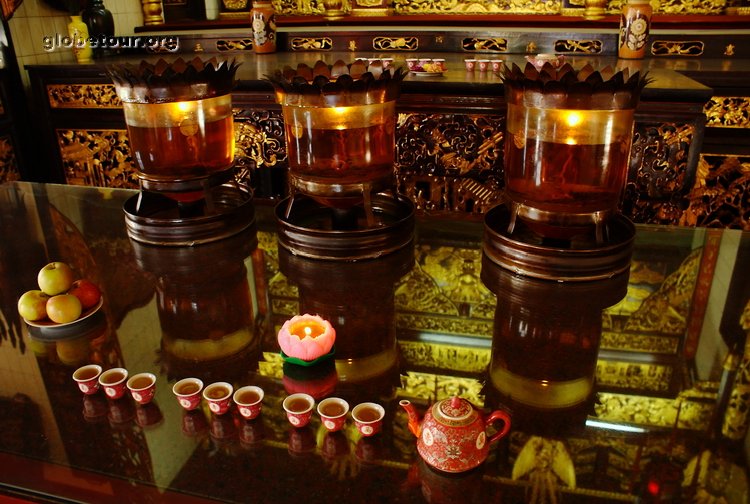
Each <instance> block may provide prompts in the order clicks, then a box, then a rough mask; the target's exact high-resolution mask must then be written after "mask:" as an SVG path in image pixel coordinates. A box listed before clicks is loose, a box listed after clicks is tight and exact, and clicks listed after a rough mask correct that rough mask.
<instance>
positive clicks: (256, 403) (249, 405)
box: [232, 385, 264, 420]
mask: <svg viewBox="0 0 750 504" xmlns="http://www.w3.org/2000/svg"><path fill="white" fill-rule="evenodd" d="M263 395H264V394H263V389H262V388H260V387H256V386H255V385H247V386H245V387H240V388H238V389H237V390H236V391H235V393H234V395H233V396H232V399H234V403H235V404H236V405H237V409H238V410H239V412H240V415H242V416H243V417H244V418H246V419H248V420H249V419H252V418H255V417H257V416H258V415H259V414H260V410H261V408H262V407H263Z"/></svg>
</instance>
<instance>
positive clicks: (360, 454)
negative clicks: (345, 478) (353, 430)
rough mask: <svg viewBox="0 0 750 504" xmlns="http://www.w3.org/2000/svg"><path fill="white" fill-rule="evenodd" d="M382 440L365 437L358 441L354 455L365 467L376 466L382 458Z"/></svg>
mask: <svg viewBox="0 0 750 504" xmlns="http://www.w3.org/2000/svg"><path fill="white" fill-rule="evenodd" d="M380 452H381V447H380V438H379V437H374V438H371V437H363V438H360V439H359V441H357V446H356V448H355V449H354V455H355V456H356V457H357V460H359V461H360V462H361V463H362V464H364V465H372V464H375V463H376V462H377V461H378V459H379V458H380Z"/></svg>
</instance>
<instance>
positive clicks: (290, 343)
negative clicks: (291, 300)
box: [278, 314, 336, 361]
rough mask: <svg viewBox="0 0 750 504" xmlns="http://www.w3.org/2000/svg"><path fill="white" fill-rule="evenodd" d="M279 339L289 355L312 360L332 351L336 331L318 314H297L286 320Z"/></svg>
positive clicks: (283, 349)
mask: <svg viewBox="0 0 750 504" xmlns="http://www.w3.org/2000/svg"><path fill="white" fill-rule="evenodd" d="M278 340H279V346H280V347H281V350H282V351H283V352H284V353H285V354H286V355H288V356H289V357H295V358H297V359H302V360H304V361H311V360H315V359H317V358H318V357H322V356H323V355H325V354H327V353H328V352H330V351H331V348H333V343H334V341H335V340H336V331H335V330H334V329H333V326H331V323H330V322H328V321H327V320H324V319H323V318H322V317H320V316H318V315H308V314H305V315H296V316H294V317H292V318H291V319H289V320H287V321H286V322H284V325H283V326H282V327H281V330H280V331H279V335H278Z"/></svg>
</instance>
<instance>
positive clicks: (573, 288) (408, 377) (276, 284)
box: [0, 183, 750, 503]
mask: <svg viewBox="0 0 750 504" xmlns="http://www.w3.org/2000/svg"><path fill="white" fill-rule="evenodd" d="M134 194H135V193H134V192H133V191H128V190H118V189H103V188H90V187H89V188H85V187H75V186H62V185H38V184H30V183H12V184H6V185H2V186H0V282H1V285H2V288H1V289H0V402H2V406H0V467H2V470H1V471H0V493H6V494H10V495H16V496H22V497H24V498H27V499H38V500H45V501H49V500H52V501H54V500H62V501H66V500H67V501H84V502H118V503H119V502H188V503H189V502H201V501H212V500H215V501H225V502H331V501H333V502H336V501H338V502H414V503H420V502H453V503H455V502H503V503H504V502H512V503H515V502H539V503H542V502H687V501H691V500H693V499H695V500H696V501H697V502H728V503H735V502H737V503H739V502H746V499H747V465H746V458H747V454H746V452H747V449H746V444H747V442H746V432H747V428H748V423H750V418H748V411H749V408H750V399H749V396H750V394H749V393H748V391H749V390H750V348H746V336H747V333H748V331H749V330H750V314H749V313H748V312H749V311H750V307H749V306H750V305H749V304H748V300H749V299H750V282H748V278H749V276H748V275H749V274H750V233H747V232H742V231H739V230H722V229H693V228H677V227H658V226H640V225H639V226H636V235H635V247H634V250H633V256H632V261H631V265H630V268H629V271H627V272H625V273H624V274H620V275H615V276H613V277H611V278H607V279H604V280H600V281H590V282H554V281H545V280H539V279H534V278H531V277H526V276H523V275H517V274H514V273H512V272H510V271H509V270H506V269H503V268H501V267H499V266H498V265H497V264H496V263H495V262H493V261H491V260H488V258H487V257H486V256H485V255H484V254H483V236H484V224H483V223H482V222H481V221H480V222H476V221H466V220H452V219H450V218H434V217H433V218H426V217H420V216H418V217H417V218H416V222H415V230H414V239H413V241H412V242H410V243H409V244H408V245H407V246H404V247H403V248H401V249H399V250H396V251H393V252H391V253H388V254H384V255H383V256H381V257H376V258H371V259H366V260H359V261H351V260H343V261H342V260H322V259H310V258H306V257H304V256H301V255H296V254H293V253H290V252H289V251H288V250H286V249H285V248H284V247H279V242H278V237H277V222H276V218H275V216H274V208H273V206H272V205H271V203H269V202H261V201H258V202H255V217H256V222H255V226H253V227H251V228H250V229H248V230H246V231H244V232H241V233H239V234H236V235H234V236H232V237H229V238H225V239H223V240H220V241H216V242H213V243H207V244H202V245H197V246H193V247H175V246H166V247H165V246H162V247H159V246H153V245H145V244H142V243H139V242H136V241H133V240H131V239H130V238H129V237H128V234H127V233H126V229H125V221H124V217H123V210H122V207H123V204H124V202H125V201H126V200H127V199H128V198H131V197H132V196H133V195H134ZM50 261H63V262H66V263H68V264H69V265H71V267H72V268H73V270H74V271H75V272H76V275H77V276H78V277H85V278H88V279H90V280H91V281H93V282H94V283H96V284H97V285H98V286H100V287H101V290H102V293H103V303H102V306H101V308H99V309H98V310H97V311H96V312H95V313H93V314H91V316H89V317H87V318H86V319H85V320H81V321H79V322H77V323H74V324H70V325H69V326H52V327H37V326H36V325H29V324H27V323H25V322H24V320H23V319H21V317H20V316H19V314H18V311H17V301H18V298H19V296H20V295H21V294H22V293H23V292H25V291H27V290H30V289H35V288H37V273H38V271H39V269H40V268H41V267H42V266H44V265H45V264H47V263H48V262H50ZM300 314H317V315H320V316H321V317H323V318H324V319H326V320H327V321H329V322H330V323H331V325H332V326H333V328H335V330H336V342H335V346H334V347H333V350H332V355H324V356H323V358H322V359H321V360H319V361H318V362H315V363H314V364H312V365H303V364H307V363H306V362H303V363H300V362H294V361H293V359H289V357H290V356H288V355H286V354H282V353H281V352H280V347H279V339H278V334H279V331H280V329H281V327H282V326H283V324H284V323H285V322H286V321H287V320H289V319H291V318H292V317H294V316H295V315H300ZM86 364H97V365H99V366H101V367H102V368H103V369H105V370H106V369H109V368H117V367H120V368H125V369H126V370H128V372H129V373H130V375H131V376H132V375H134V374H136V373H141V372H149V373H153V374H154V375H155V376H156V393H155V397H154V399H153V401H152V402H150V403H149V404H146V405H139V404H137V403H136V402H135V401H134V400H133V399H132V398H131V397H130V395H128V394H127V393H126V394H125V396H124V397H122V398H120V399H114V400H112V399H109V398H108V397H107V396H106V394H105V393H104V392H103V391H102V390H100V391H98V392H97V393H95V394H91V395H85V394H83V393H82V392H81V391H80V390H79V388H78V387H77V385H76V382H75V381H74V380H73V379H72V374H73V372H74V371H75V370H76V369H77V368H79V367H81V366H83V365H86ZM186 377H195V378H199V379H200V380H202V381H203V383H204V384H205V385H208V384H210V383H213V382H227V383H229V384H231V385H232V386H233V387H234V388H235V389H236V388H239V387H241V386H245V385H256V386H259V387H261V388H262V389H263V391H264V397H263V400H262V411H261V413H260V415H259V416H258V417H257V418H255V419H251V420H247V419H244V418H243V417H242V415H241V413H240V409H239V408H237V407H236V406H233V407H232V408H231V409H230V411H229V412H228V413H226V414H223V415H218V414H215V413H214V412H212V410H211V409H210V407H209V405H208V403H207V401H205V400H203V401H202V402H201V403H200V406H199V407H198V408H196V409H194V410H191V411H187V410H185V409H183V407H182V406H181V405H180V403H179V402H178V400H177V398H176V397H175V396H174V394H173V392H172V388H173V386H174V384H175V383H176V382H177V381H178V380H180V379H182V378H186ZM295 393H304V394H308V395H310V396H312V397H313V398H314V400H315V401H316V403H319V402H320V401H321V400H322V399H324V398H327V397H331V396H334V397H339V398H342V399H344V400H345V401H347V403H348V404H349V406H350V407H351V408H354V407H355V406H356V405H358V404H360V403H367V402H372V403H376V404H378V405H381V406H382V407H383V409H384V412H385V415H384V418H383V422H382V426H381V430H380V431H377V429H376V431H375V433H374V434H372V435H368V434H371V432H370V431H368V430H367V429H361V430H360V428H359V427H361V426H358V425H357V424H356V423H355V421H354V420H353V418H352V416H351V411H350V413H348V414H347V415H346V422H345V423H344V425H343V428H342V429H341V430H339V431H334V432H329V431H328V430H327V429H326V426H325V425H324V422H322V421H321V417H320V416H319V414H318V413H317V412H314V413H313V415H312V417H311V418H310V420H309V423H308V424H307V425H305V426H303V427H295V426H293V425H292V423H290V421H289V420H288V418H287V415H286V413H285V410H284V408H283V407H282V402H283V401H284V399H285V398H286V397H287V396H289V395H291V394H295ZM456 397H458V398H460V400H457V399H452V398H456ZM407 403H408V406H404V404H407ZM433 405H434V406H433ZM496 412H500V413H499V414H497V413H496ZM506 418H509V419H510V422H509V423H510V428H509V429H506V427H507V426H508V425H507V422H506V420H504V419H506ZM415 434H417V435H419V437H417V436H416V435H415ZM458 437H460V439H458ZM466 439H469V442H467V441H466ZM701 499H703V500H701ZM711 499H714V500H711ZM721 499H723V500H721Z"/></svg>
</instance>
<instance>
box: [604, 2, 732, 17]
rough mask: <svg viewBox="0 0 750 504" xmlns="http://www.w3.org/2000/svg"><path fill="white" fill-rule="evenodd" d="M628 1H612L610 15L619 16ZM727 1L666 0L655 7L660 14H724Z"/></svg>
mask: <svg viewBox="0 0 750 504" xmlns="http://www.w3.org/2000/svg"><path fill="white" fill-rule="evenodd" d="M626 3H627V1H626V0H610V2H608V4H607V13H608V14H617V15H619V14H620V13H621V12H622V8H623V7H624V6H625V4H626ZM726 3H727V2H726V0H664V1H663V2H659V3H658V5H655V4H652V5H653V6H654V12H655V13H656V12H658V13H659V14H693V15H695V14H716V15H718V14H724V7H725V6H726Z"/></svg>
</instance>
